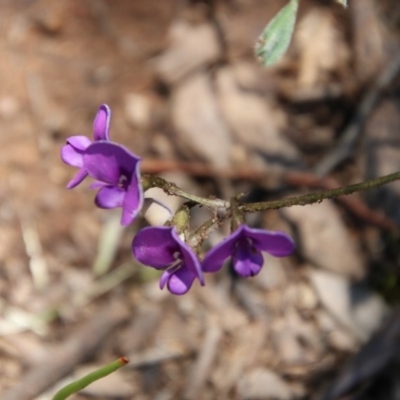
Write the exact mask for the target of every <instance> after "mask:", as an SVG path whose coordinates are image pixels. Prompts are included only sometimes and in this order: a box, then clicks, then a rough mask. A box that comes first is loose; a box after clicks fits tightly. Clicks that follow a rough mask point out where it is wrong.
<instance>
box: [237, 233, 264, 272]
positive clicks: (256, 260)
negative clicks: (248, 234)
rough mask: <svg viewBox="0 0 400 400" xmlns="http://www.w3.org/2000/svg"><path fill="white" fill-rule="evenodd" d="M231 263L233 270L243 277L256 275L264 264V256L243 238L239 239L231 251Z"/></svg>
mask: <svg viewBox="0 0 400 400" xmlns="http://www.w3.org/2000/svg"><path fill="white" fill-rule="evenodd" d="M232 264H233V268H234V270H235V271H236V272H237V273H238V274H239V275H241V276H243V277H244V278H247V277H248V276H254V275H257V274H258V273H259V272H260V270H261V267H262V266H263V264H264V258H263V256H262V254H261V252H260V251H259V250H257V249H256V248H255V247H254V246H253V245H252V244H250V243H249V242H248V241H247V240H246V239H245V238H244V239H240V240H239V241H238V242H237V244H236V249H235V251H234V252H233V256H232Z"/></svg>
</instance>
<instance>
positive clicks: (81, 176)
mask: <svg viewBox="0 0 400 400" xmlns="http://www.w3.org/2000/svg"><path fill="white" fill-rule="evenodd" d="M87 175H88V174H87V172H86V171H85V170H84V168H81V169H80V170H79V171H78V173H77V174H76V175H75V176H74V178H73V179H72V180H71V181H69V183H68V185H67V189H73V188H74V187H75V186H77V185H79V184H80V183H81V182H82V181H83V180H84V179H85V178H86V177H87Z"/></svg>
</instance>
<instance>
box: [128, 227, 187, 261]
mask: <svg viewBox="0 0 400 400" xmlns="http://www.w3.org/2000/svg"><path fill="white" fill-rule="evenodd" d="M173 229H174V228H172V227H168V226H163V227H153V226H149V227H147V228H143V229H142V230H141V231H139V232H138V233H137V234H136V236H135V238H134V239H133V242H132V252H133V255H134V256H135V258H136V259H137V260H138V261H139V262H141V263H142V264H144V265H148V266H150V267H153V268H156V269H164V268H167V267H169V266H170V265H171V264H173V263H174V262H176V260H177V258H176V257H175V256H176V255H180V247H179V245H178V243H176V240H175V239H174V237H173V236H172V233H171V232H172V230H173Z"/></svg>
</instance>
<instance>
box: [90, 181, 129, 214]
mask: <svg viewBox="0 0 400 400" xmlns="http://www.w3.org/2000/svg"><path fill="white" fill-rule="evenodd" d="M124 196H125V190H124V189H122V188H120V187H118V186H110V185H107V186H103V187H102V188H100V190H99V191H98V192H97V195H96V198H95V200H94V202H95V204H96V206H97V207H100V208H106V209H109V208H115V207H121V206H122V204H123V201H124Z"/></svg>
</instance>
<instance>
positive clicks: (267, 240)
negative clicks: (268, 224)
mask: <svg viewBox="0 0 400 400" xmlns="http://www.w3.org/2000/svg"><path fill="white" fill-rule="evenodd" d="M294 248H295V244H294V242H293V239H292V238H291V237H290V236H289V235H287V234H286V233H283V232H276V231H267V230H263V229H252V228H249V227H248V226H246V225H241V226H240V227H239V228H238V229H237V230H236V231H234V232H233V233H232V234H231V235H229V236H228V237H227V238H226V239H225V240H223V241H222V242H221V243H219V244H217V245H216V246H215V247H214V248H213V249H211V250H210V251H209V252H208V253H207V254H206V256H205V257H204V260H203V265H202V269H203V271H204V272H216V271H218V270H219V269H220V268H221V267H222V265H223V263H224V262H225V260H226V259H228V258H229V257H232V264H233V268H234V269H235V271H236V272H237V273H238V274H239V275H241V276H243V277H245V278H246V277H248V276H254V275H257V274H258V273H259V272H260V270H261V268H262V266H263V264H264V258H263V256H262V254H261V252H262V251H265V252H267V253H269V254H271V255H273V256H275V257H285V256H288V255H290V254H291V253H292V252H293V250H294Z"/></svg>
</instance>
